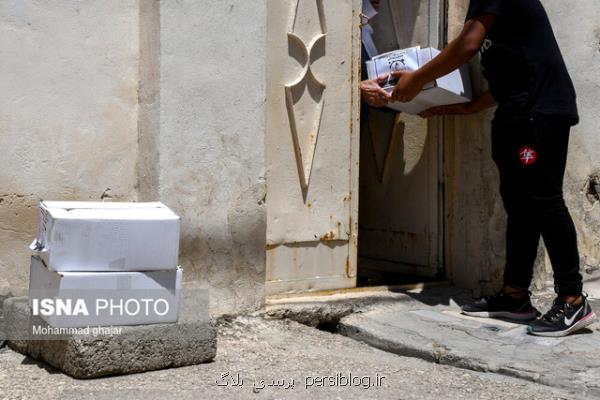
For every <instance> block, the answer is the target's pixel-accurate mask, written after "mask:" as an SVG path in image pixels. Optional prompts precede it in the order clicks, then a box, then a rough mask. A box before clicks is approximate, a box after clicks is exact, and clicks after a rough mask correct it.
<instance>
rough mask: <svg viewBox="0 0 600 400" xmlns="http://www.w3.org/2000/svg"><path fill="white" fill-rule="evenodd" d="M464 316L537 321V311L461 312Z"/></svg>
mask: <svg viewBox="0 0 600 400" xmlns="http://www.w3.org/2000/svg"><path fill="white" fill-rule="evenodd" d="M461 313H462V314H464V315H468V316H469V317H477V318H505V319H512V320H515V321H529V320H532V319H535V318H536V317H537V314H536V312H535V311H531V312H523V313H514V312H509V311H461Z"/></svg>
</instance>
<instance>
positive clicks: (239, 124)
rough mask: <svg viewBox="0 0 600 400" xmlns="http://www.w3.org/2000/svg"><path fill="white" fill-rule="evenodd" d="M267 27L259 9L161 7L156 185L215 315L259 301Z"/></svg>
mask: <svg viewBox="0 0 600 400" xmlns="http://www.w3.org/2000/svg"><path fill="white" fill-rule="evenodd" d="M266 20H267V18H266V1H265V0H252V1H248V0H228V1H222V0H206V1H192V0H181V1H175V0H163V1H161V2H160V84H159V86H160V93H159V94H160V107H159V108H160V121H159V128H160V129H159V131H160V133H159V138H158V139H159V140H158V142H159V160H158V165H159V167H158V177H157V178H158V179H157V180H156V182H157V185H158V192H159V194H160V198H161V200H162V201H163V202H165V203H166V204H168V205H169V206H170V207H172V208H173V209H174V210H175V211H176V212H177V213H178V214H179V215H181V216H182V228H183V230H182V243H181V244H182V246H181V263H182V265H183V267H184V271H185V274H184V275H185V279H186V281H188V286H194V285H200V286H208V287H209V288H210V296H211V309H212V311H213V312H214V313H216V314H223V313H233V312H243V311H247V310H254V309H256V308H258V307H259V306H260V305H261V304H262V303H263V301H264V285H265V260H264V258H265V211H264V201H265V179H264V134H265V96H266V95H265V82H266V75H265V69H266V68H265V67H266V65H265V64H266V54H265V47H266Z"/></svg>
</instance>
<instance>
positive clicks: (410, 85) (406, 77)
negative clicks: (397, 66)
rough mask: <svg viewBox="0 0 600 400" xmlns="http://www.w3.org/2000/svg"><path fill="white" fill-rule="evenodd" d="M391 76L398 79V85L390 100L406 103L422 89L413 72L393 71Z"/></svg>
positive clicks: (422, 84)
mask: <svg viewBox="0 0 600 400" xmlns="http://www.w3.org/2000/svg"><path fill="white" fill-rule="evenodd" d="M392 76H393V77H395V78H398V83H397V84H396V87H395V88H394V92H393V93H392V100H396V101H399V102H401V103H407V102H409V101H411V100H412V99H414V98H415V97H416V96H417V95H418V94H419V92H420V91H421V89H423V86H424V83H423V82H421V81H420V80H419V79H417V77H416V75H415V73H414V72H411V71H395V72H392Z"/></svg>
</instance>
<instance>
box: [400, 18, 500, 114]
mask: <svg viewBox="0 0 600 400" xmlns="http://www.w3.org/2000/svg"><path fill="white" fill-rule="evenodd" d="M495 21H496V16H495V15H493V14H482V15H479V16H477V17H474V18H472V19H470V20H468V21H467V22H466V23H465V26H464V27H463V30H462V32H461V33H460V35H458V37H457V38H456V39H454V40H453V41H452V42H450V44H448V46H446V48H444V49H443V50H442V51H441V53H440V54H438V55H437V56H436V57H435V58H433V59H432V60H431V61H430V62H428V63H427V64H425V65H424V66H423V67H421V68H419V69H418V70H416V71H413V72H409V71H398V72H394V73H393V75H394V76H396V77H398V78H400V80H399V81H398V83H397V84H396V88H395V89H394V92H393V93H392V99H394V100H397V101H401V102H408V101H411V100H412V99H413V98H415V96H416V95H417V94H419V92H420V91H421V89H423V86H425V84H426V83H428V82H431V81H433V80H434V79H437V78H439V77H440V76H444V75H447V74H449V73H450V72H452V71H454V70H455V69H456V68H458V67H460V66H461V65H463V64H465V63H466V62H468V61H469V60H470V59H471V58H472V57H473V56H474V55H475V54H477V52H478V51H479V48H480V47H481V44H482V43H483V41H484V40H485V37H486V35H487V33H488V31H489V30H490V29H491V27H492V26H493V25H494V22H495Z"/></svg>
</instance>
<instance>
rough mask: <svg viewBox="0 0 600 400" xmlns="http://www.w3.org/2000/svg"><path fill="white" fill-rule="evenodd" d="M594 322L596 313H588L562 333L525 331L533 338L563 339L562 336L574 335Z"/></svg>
mask: <svg viewBox="0 0 600 400" xmlns="http://www.w3.org/2000/svg"><path fill="white" fill-rule="evenodd" d="M595 321H596V313H594V312H593V311H592V312H591V313H589V314H588V315H586V316H585V317H583V318H581V319H580V320H579V321H577V322H575V323H574V324H573V325H571V326H570V327H569V328H567V329H565V330H564V331H552V332H533V331H530V330H529V329H527V333H529V334H530V335H535V336H544V337H563V336H567V335H570V334H571V333H574V332H576V331H578V330H580V329H583V328H586V327H588V326H589V325H591V324H593V323H594V322H595Z"/></svg>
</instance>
